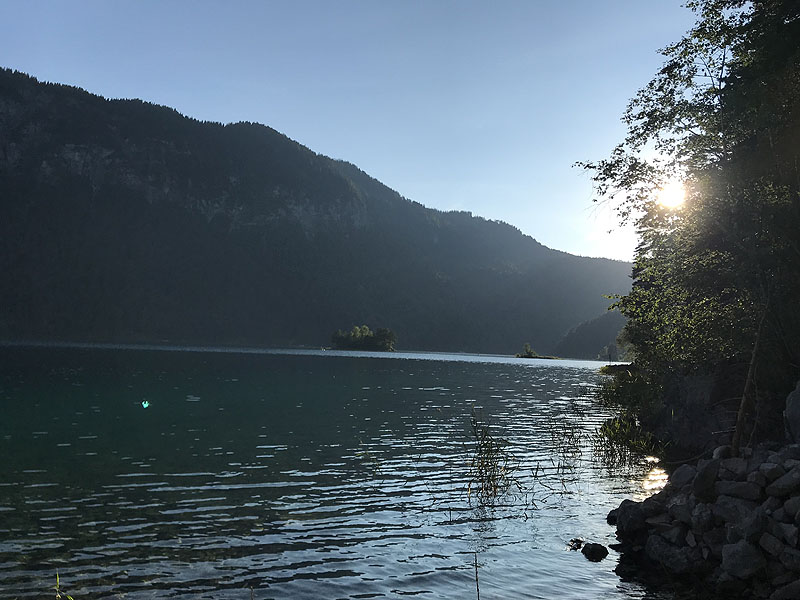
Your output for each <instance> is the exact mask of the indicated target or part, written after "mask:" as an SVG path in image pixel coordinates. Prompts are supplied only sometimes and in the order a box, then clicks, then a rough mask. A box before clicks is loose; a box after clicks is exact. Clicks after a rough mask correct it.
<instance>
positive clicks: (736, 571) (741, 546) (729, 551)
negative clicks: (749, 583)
mask: <svg viewBox="0 0 800 600" xmlns="http://www.w3.org/2000/svg"><path fill="white" fill-rule="evenodd" d="M766 564H767V560H766V559H765V558H764V554H763V553H762V552H761V550H759V549H758V548H756V547H755V546H754V545H753V544H751V543H750V542H748V541H746V540H741V541H740V542H737V543H735V544H726V545H724V546H723V547H722V570H723V571H725V572H726V573H728V574H730V575H733V576H735V577H737V578H739V579H749V578H750V577H752V576H753V575H755V574H756V573H758V572H759V571H760V570H761V569H763V568H764V567H765V566H766Z"/></svg>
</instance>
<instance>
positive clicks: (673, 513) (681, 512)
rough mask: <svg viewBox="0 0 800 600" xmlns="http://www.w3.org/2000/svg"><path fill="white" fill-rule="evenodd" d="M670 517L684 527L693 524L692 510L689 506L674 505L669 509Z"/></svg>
mask: <svg viewBox="0 0 800 600" xmlns="http://www.w3.org/2000/svg"><path fill="white" fill-rule="evenodd" d="M669 516H670V517H672V519H673V520H675V521H678V522H679V523H683V524H684V525H691V524H692V510H691V509H690V508H689V506H688V505H687V504H672V505H671V506H670V507H669Z"/></svg>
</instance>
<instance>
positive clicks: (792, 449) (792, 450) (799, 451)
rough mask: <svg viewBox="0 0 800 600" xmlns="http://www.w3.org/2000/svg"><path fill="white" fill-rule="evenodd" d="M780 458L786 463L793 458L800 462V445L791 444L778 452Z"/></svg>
mask: <svg viewBox="0 0 800 600" xmlns="http://www.w3.org/2000/svg"><path fill="white" fill-rule="evenodd" d="M778 456H780V457H781V461H786V460H789V459H791V458H794V459H798V460H800V444H789V445H787V446H784V447H783V448H781V449H780V450H778Z"/></svg>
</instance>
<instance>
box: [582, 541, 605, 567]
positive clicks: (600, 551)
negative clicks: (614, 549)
mask: <svg viewBox="0 0 800 600" xmlns="http://www.w3.org/2000/svg"><path fill="white" fill-rule="evenodd" d="M581 552H582V553H583V555H584V556H585V557H586V558H588V559H589V560H590V561H592V562H600V561H601V560H603V559H604V558H605V557H606V556H608V549H607V548H606V547H605V546H603V544H593V543H591V542H590V543H587V544H584V545H583V548H582V549H581Z"/></svg>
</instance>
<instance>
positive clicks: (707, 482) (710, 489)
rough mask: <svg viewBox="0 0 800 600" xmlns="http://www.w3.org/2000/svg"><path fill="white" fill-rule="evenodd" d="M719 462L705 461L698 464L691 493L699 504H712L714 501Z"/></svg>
mask: <svg viewBox="0 0 800 600" xmlns="http://www.w3.org/2000/svg"><path fill="white" fill-rule="evenodd" d="M719 462H720V461H719V460H707V461H700V462H699V463H698V466H697V475H696V476H695V478H694V481H693V482H692V491H693V492H694V495H695V496H696V497H697V499H698V500H700V501H701V502H713V501H714V499H715V493H714V484H715V483H716V482H717V475H718V474H719Z"/></svg>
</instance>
